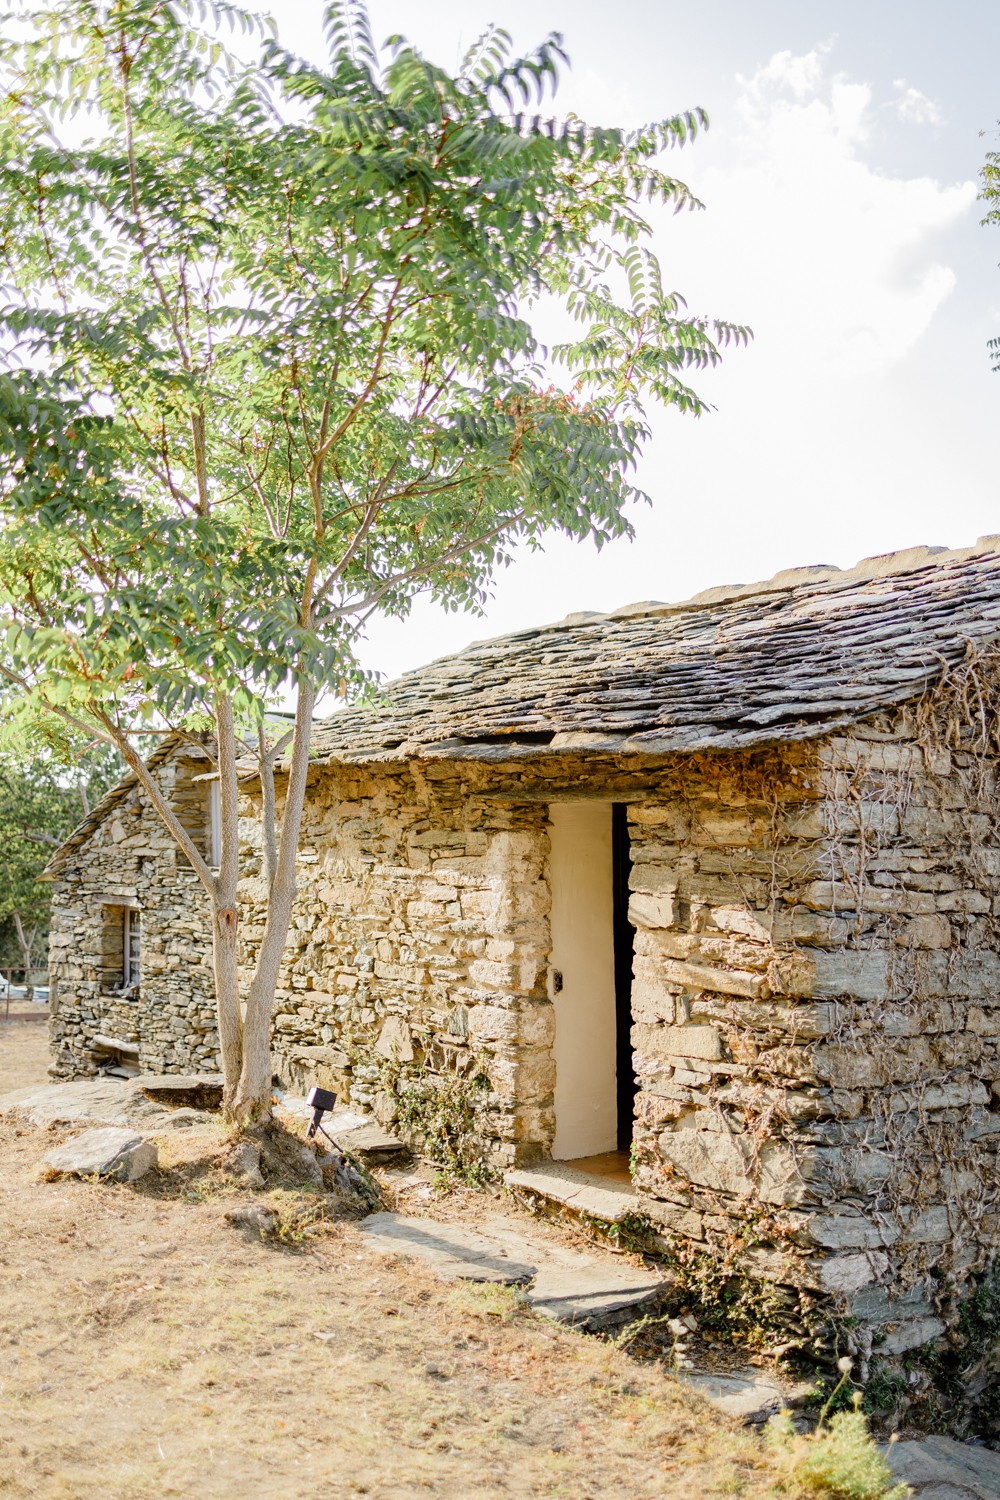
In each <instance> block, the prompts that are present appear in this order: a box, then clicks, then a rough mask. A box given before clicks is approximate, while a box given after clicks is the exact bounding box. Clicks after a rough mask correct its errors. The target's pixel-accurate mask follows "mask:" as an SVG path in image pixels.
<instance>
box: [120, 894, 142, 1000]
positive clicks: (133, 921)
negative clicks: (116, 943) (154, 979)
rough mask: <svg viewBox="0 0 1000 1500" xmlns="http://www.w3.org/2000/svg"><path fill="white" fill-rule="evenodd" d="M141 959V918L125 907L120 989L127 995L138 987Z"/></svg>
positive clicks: (135, 912) (134, 911)
mask: <svg viewBox="0 0 1000 1500" xmlns="http://www.w3.org/2000/svg"><path fill="white" fill-rule="evenodd" d="M141 958H142V918H141V916H140V915H139V913H138V912H137V911H136V910H135V909H134V908H133V907H131V906H126V907H125V909H124V913H123V917H122V959H123V962H122V989H123V990H124V991H125V992H126V993H128V992H129V991H130V990H135V989H138V987H139V968H140V960H141Z"/></svg>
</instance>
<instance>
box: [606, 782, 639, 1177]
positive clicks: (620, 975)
mask: <svg viewBox="0 0 1000 1500" xmlns="http://www.w3.org/2000/svg"><path fill="white" fill-rule="evenodd" d="M611 859H612V881H613V886H614V933H615V1020H616V1028H615V1031H616V1039H617V1065H618V1149H619V1151H630V1150H631V1149H632V1122H633V1119H634V1114H635V1074H634V1073H633V1071H632V955H633V949H634V946H635V928H634V927H633V926H632V923H631V922H630V921H629V919H628V892H629V876H630V875H631V873H632V855H631V851H630V848H629V838H628V808H627V807H626V805H625V803H624V802H615V803H612V806H611Z"/></svg>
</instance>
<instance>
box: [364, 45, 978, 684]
mask: <svg viewBox="0 0 1000 1500" xmlns="http://www.w3.org/2000/svg"><path fill="white" fill-rule="evenodd" d="M833 56H834V54H833V48H832V46H831V45H829V44H828V45H823V46H817V47H815V48H813V49H812V50H811V51H809V52H806V53H804V54H802V55H796V54H794V53H792V52H779V53H777V54H775V55H774V56H773V57H772V58H771V59H770V60H769V61H768V62H767V63H766V64H765V65H764V66H763V67H761V68H759V69H758V70H757V71H756V72H755V73H753V74H752V75H748V76H747V77H744V78H740V79H737V80H736V82H735V84H734V90H733V94H732V95H731V98H730V101H729V107H728V109H723V108H720V104H719V102H716V101H710V102H712V103H713V110H712V114H713V127H712V129H711V130H710V131H709V132H708V134H707V136H705V137H704V138H701V137H699V139H698V142H697V144H696V145H695V146H694V147H693V148H692V150H691V151H690V152H688V151H685V152H684V153H683V159H681V160H678V161H677V162H676V163H675V162H673V161H671V162H670V164H669V165H670V167H671V168H672V169H675V170H678V171H679V172H680V175H681V176H683V177H684V178H685V180H687V181H688V182H690V184H691V186H692V188H693V189H694V190H695V191H696V192H697V193H698V195H699V196H700V197H701V198H703V199H704V200H705V202H706V203H707V205H708V209H707V212H706V213H704V214H698V215H682V216H681V217H680V218H678V219H674V218H672V217H669V216H667V215H666V214H664V215H663V217H662V219H660V218H657V220H656V224H655V229H656V243H657V248H658V249H659V250H660V252H661V255H662V260H663V264H664V274H665V279H666V280H667V282H668V284H669V285H671V286H676V287H679V288H680V289H681V290H682V291H683V292H684V293H685V295H686V296H687V297H688V301H689V303H690V305H691V307H692V308H693V309H695V310H697V311H707V312H710V313H712V314H717V315H719V316H726V317H730V318H732V319H734V320H736V321H740V322H747V323H750V324H751V325H752V326H753V328H754V330H755V334H756V340H755V342H754V344H753V345H751V347H750V349H749V350H746V351H743V350H740V351H738V352H731V353H730V354H729V355H727V357H726V359H725V362H724V365H723V368H722V369H721V371H719V372H715V373H712V374H711V375H708V376H704V377H701V378H699V380H698V381H697V382H696V384H698V386H699V389H702V390H704V392H705V394H706V395H707V396H708V397H709V399H711V400H713V401H715V402H716V403H717V405H718V407H719V411H718V413H717V414H713V415H712V416H710V417H707V418H706V419H705V420H704V421H702V422H697V423H695V422H691V421H689V420H686V419H681V418H679V417H678V416H677V415H676V414H671V413H667V414H655V415H654V417H653V428H654V438H653V441H652V443H651V444H650V446H649V449H648V451H647V453H646V455H645V457H644V459H643V461H642V464H641V472H640V483H641V484H642V486H643V488H645V489H646V490H647V491H648V492H649V494H650V495H651V496H652V497H653V501H654V504H653V507H652V509H650V510H644V511H642V512H641V513H640V514H639V515H638V516H637V517H636V518H635V519H636V525H637V532H638V536H637V541H636V543H635V544H634V545H633V546H628V545H625V544H621V545H615V546H613V547H609V548H607V549H606V550H605V551H604V552H603V553H601V554H600V556H598V555H596V554H595V553H594V552H593V550H592V549H590V548H588V547H583V546H574V545H573V544H571V543H569V542H565V541H563V540H562V539H558V538H557V539H554V540H553V541H552V542H551V544H550V545H549V546H548V547H547V548H546V549H545V551H544V552H540V553H522V555H521V556H520V557H519V558H518V559H517V561H516V562H515V564H514V566H513V567H511V568H510V569H509V570H507V571H506V572H504V573H502V574H501V576H500V577H499V579H498V580H497V587H496V594H495V599H494V600H493V602H492V603H491V604H490V606H489V608H488V611H487V618H486V619H485V620H482V621H471V620H469V619H467V618H465V617H461V616H450V617H446V616H444V615H443V614H442V613H440V612H439V611H436V610H434V609H433V608H432V607H431V606H429V605H427V604H426V603H418V606H417V608H416V610H415V611H414V616H413V618H412V620H410V621H409V622H407V623H406V624H405V625H399V624H395V623H386V622H378V623H375V624H373V627H372V630H371V640H370V645H369V647H368V651H367V653H366V654H367V656H368V659H369V660H370V661H372V662H373V663H377V664H378V665H379V666H381V667H383V668H386V669H388V670H389V671H393V670H399V669H400V668H402V667H404V666H407V665H415V664H417V663H418V662H419V661H421V660H429V659H430V658H431V657H432V656H435V655H439V654H443V653H444V652H445V651H448V650H454V649H457V648H459V647H460V646H462V645H463V644H465V642H466V641H468V640H469V639H471V638H472V637H474V636H475V637H478V638H482V637H486V636H489V635H492V634H496V633H499V632H501V631H505V630H514V629H519V628H522V627H524V626H526V625H530V624H533V623H537V622H539V621H541V620H544V619H554V618H557V617H558V616H559V615H561V614H565V613H567V612H569V611H571V610H577V609H602V608H603V609H608V608H613V607H614V606H615V605H618V604H622V603H625V602H627V601H629V600H636V599H650V598H658V599H679V598H684V597H685V596H686V595H689V594H692V593H694V592H696V591H697V590H698V589H701V588H704V587H707V586H709V585H711V584H714V583H720V582H727V581H729V582H740V581H744V582H745V581H749V580H752V579H755V578H766V577H768V576H769V575H770V574H772V573H774V572H775V571H777V570H778V569H779V568H782V567H787V566H792V565H795V564H801V563H808V562H832V563H836V564H839V565H841V566H844V565H850V564H852V563H853V562H854V561H856V560H857V559H858V558H860V557H863V556H865V555H867V554H871V553H876V552H883V551H888V550H890V549H892V548H894V547H901V546H908V545H911V544H913V543H915V542H930V543H939V542H943V543H946V544H950V545H959V544H961V543H963V542H965V541H968V540H971V539H972V538H974V537H975V536H977V535H979V534H980V533H984V532H987V531H993V530H995V529H996V523H995V501H996V486H995V483H994V482H993V480H992V476H991V475H990V472H989V467H988V459H987V458H981V457H980V447H979V446H977V443H976V441H975V436H976V432H977V427H978V428H981V426H982V419H981V417H978V418H977V416H976V415H975V414H976V413H977V412H979V411H980V407H978V406H977V405H976V401H977V400H978V399H979V398H978V396H977V394H976V392H977V391H978V387H976V390H975V391H974V390H973V389H972V387H971V381H972V379H973V377H972V376H970V375H968V374H967V373H966V372H965V370H964V367H961V366H960V365H958V364H953V365H952V366H949V367H948V378H947V379H946V380H942V376H941V371H942V360H941V356H942V349H943V348H944V349H947V357H951V355H952V352H953V350H954V347H955V341H954V330H952V343H951V344H950V345H949V344H948V343H947V339H946V341H945V343H944V344H943V345H941V344H936V343H934V342H933V340H934V338H935V337H936V335H937V333H938V332H939V331H940V328H939V325H940V327H943V326H944V325H946V320H947V317H948V316H949V314H951V313H952V312H953V311H954V310H955V309H956V308H957V299H955V301H954V302H952V303H950V304H949V298H950V297H951V293H952V290H953V288H954V287H955V284H956V276H955V271H954V270H953V268H952V266H951V265H950V264H949V261H950V259H951V256H950V253H949V244H950V242H949V239H948V236H949V235H952V234H954V232H955V231H956V229H963V227H964V226H965V225H968V226H969V232H970V233H973V232H974V231H973V229H972V224H973V222H974V219H973V209H974V200H975V195H976V184H975V183H974V182H971V181H970V182H962V183H958V184H948V183H942V182H940V181H937V180H936V179H934V178H932V177H930V176H904V175H900V174H893V172H892V171H890V170H888V169H887V168H886V167H885V166H884V165H882V164H880V162H879V159H878V157H877V155H876V153H877V152H878V151H880V150H882V149H883V148H884V145H885V135H884V131H883V130H882V129H878V130H877V129H876V125H877V124H878V125H881V124H883V123H884V121H885V120H886V117H887V115H888V114H889V112H890V111H893V110H896V109H897V108H898V107H899V106H900V105H904V104H905V103H906V95H905V92H904V91H903V90H895V91H894V90H893V89H892V87H891V81H890V80H889V79H885V80H884V81H883V82H882V84H881V86H880V88H879V89H878V90H876V89H875V88H873V87H872V85H871V84H869V83H867V82H864V81H860V80H858V79H855V78H851V77H848V76H846V75H845V74H844V73H843V72H838V71H837V70H836V68H835V66H834V63H833ZM587 81H588V83H590V84H591V85H592V86H593V82H594V81H593V80H587ZM573 102H574V103H576V100H574V101H573ZM578 107H581V109H582V112H583V113H589V114H594V113H599V112H600V111H599V110H594V109H593V107H592V101H591V102H590V104H588V101H587V100H581V102H580V105H578ZM915 107H916V106H914V108H915ZM911 117H912V111H911ZM991 331H992V330H991ZM964 334H965V330H964V329H963V337H964ZM922 341H923V342H924V345H925V346H926V351H927V356H928V357H927V359H926V361H925V360H924V358H923V356H924V353H925V350H924V348H922V347H921V345H922ZM981 357H982V356H981V355H980V346H979V345H977V346H976V348H975V350H973V351H971V352H970V356H969V360H970V368H971V366H972V365H973V364H974V361H975V359H976V358H981ZM925 364H926V368H924V365H925ZM975 368H976V370H977V371H978V369H979V367H978V366H976V367H975ZM989 394H990V395H991V396H992V387H991V388H990V392H989Z"/></svg>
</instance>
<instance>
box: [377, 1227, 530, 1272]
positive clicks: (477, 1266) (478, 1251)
mask: <svg viewBox="0 0 1000 1500" xmlns="http://www.w3.org/2000/svg"><path fill="white" fill-rule="evenodd" d="M360 1227H361V1232H362V1234H364V1235H365V1236H366V1237H367V1238H368V1240H369V1241H370V1242H371V1244H372V1246H373V1248H374V1249H376V1250H381V1251H383V1252H386V1253H391V1254H394V1255H412V1256H413V1257H414V1259H416V1260H420V1261H423V1262H424V1264H425V1265H427V1266H429V1267H430V1269H431V1270H432V1271H433V1272H434V1274H435V1275H436V1276H440V1277H441V1279H442V1280H443V1281H496V1282H499V1283H500V1285H501V1286H517V1285H519V1284H523V1283H525V1282H528V1281H531V1280H532V1278H533V1277H534V1275H535V1272H536V1269H537V1268H536V1266H535V1265H534V1264H532V1263H531V1262H530V1261H526V1260H512V1259H511V1256H510V1252H509V1250H508V1249H507V1248H506V1246H504V1245H501V1244H500V1242H499V1241H498V1240H497V1239H496V1238H494V1237H493V1236H491V1235H486V1234H481V1233H480V1232H479V1231H478V1230H474V1229H466V1228H465V1227H464V1226H463V1225H461V1224H442V1223H439V1222H438V1221H437V1220H435V1219H411V1218H407V1217H405V1216H404V1215H403V1214H390V1213H380V1214H369V1216H368V1218H367V1219H363V1220H362V1222H361V1226H360Z"/></svg>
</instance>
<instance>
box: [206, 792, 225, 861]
mask: <svg viewBox="0 0 1000 1500" xmlns="http://www.w3.org/2000/svg"><path fill="white" fill-rule="evenodd" d="M221 858H222V793H221V790H220V787H219V783H218V782H217V781H210V782H209V783H208V862H209V864H210V865H211V866H212V869H213V870H217V869H218V868H219V861H220V860H221Z"/></svg>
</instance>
